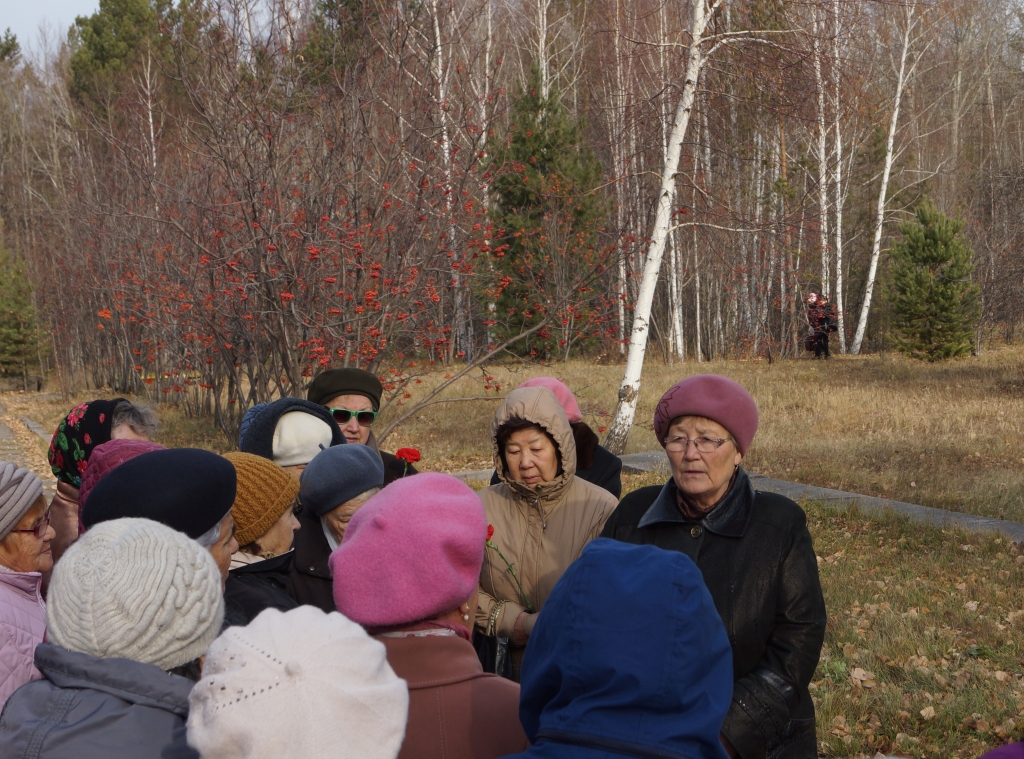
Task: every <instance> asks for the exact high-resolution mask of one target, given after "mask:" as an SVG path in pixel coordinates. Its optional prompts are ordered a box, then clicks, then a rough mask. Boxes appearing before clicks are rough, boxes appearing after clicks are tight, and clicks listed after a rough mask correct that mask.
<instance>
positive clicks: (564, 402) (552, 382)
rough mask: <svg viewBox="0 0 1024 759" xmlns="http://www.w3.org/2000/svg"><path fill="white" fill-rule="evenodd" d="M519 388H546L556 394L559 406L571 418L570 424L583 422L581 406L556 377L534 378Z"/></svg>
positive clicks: (570, 391)
mask: <svg viewBox="0 0 1024 759" xmlns="http://www.w3.org/2000/svg"><path fill="white" fill-rule="evenodd" d="M519 387H546V388H547V389H548V390H550V391H551V392H553V393H554V394H555V398H557V399H558V403H559V405H561V407H562V409H563V410H564V411H565V415H566V416H567V417H568V418H569V424H575V423H576V422H582V421H583V414H582V413H581V412H580V406H579V404H578V403H576V397H575V396H574V395H573V394H572V390H570V389H569V388H568V387H566V386H565V383H564V382H562V380H557V379H555V378H554V377H534V378H533V379H528V380H526V382H524V383H523V384H521V385H520V386H519Z"/></svg>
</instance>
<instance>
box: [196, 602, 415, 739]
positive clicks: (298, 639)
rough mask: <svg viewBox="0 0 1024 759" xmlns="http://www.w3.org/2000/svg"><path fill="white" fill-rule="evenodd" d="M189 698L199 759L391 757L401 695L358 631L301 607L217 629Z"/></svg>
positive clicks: (380, 650)
mask: <svg viewBox="0 0 1024 759" xmlns="http://www.w3.org/2000/svg"><path fill="white" fill-rule="evenodd" d="M188 701H189V715H188V725H187V727H188V744H189V745H190V746H191V747H192V748H194V749H196V750H197V751H198V752H199V753H200V755H201V756H202V757H203V759H280V757H288V756H294V757H316V758H317V759H395V757H396V756H397V755H398V751H399V749H400V748H401V746H402V740H403V739H404V737H405V721H406V716H407V714H408V710H409V691H408V689H407V687H406V684H405V681H403V680H399V679H398V677H397V676H396V675H395V673H394V671H393V670H392V669H391V667H390V665H389V664H388V662H387V657H386V655H385V650H384V646H383V644H381V643H380V642H379V641H376V640H374V639H373V638H371V637H370V636H369V635H367V634H366V631H364V630H363V628H361V627H360V626H359V625H357V624H356V623H355V622H352V621H350V620H348V619H346V618H345V617H343V616H342V615H341V614H338V613H337V612H332V613H330V614H325V613H324V612H323V611H322V610H320V609H318V608H315V607H313V606H300V607H298V608H297V609H292V610H291V611H287V612H282V611H279V610H278V609H267V610H265V611H263V612H262V613H261V614H260V615H259V616H258V617H256V619H254V620H253V621H252V622H250V623H249V625H248V626H246V627H229V628H228V629H227V630H225V631H224V634H223V635H221V636H220V637H219V638H217V640H215V641H214V643H213V645H212V646H210V650H209V652H208V653H207V655H206V662H205V664H204V665H203V677H202V679H200V681H199V682H198V683H196V686H195V687H194V688H193V689H192V693H191V694H190V695H189V699H188Z"/></svg>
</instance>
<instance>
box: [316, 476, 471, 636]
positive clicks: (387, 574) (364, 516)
mask: <svg viewBox="0 0 1024 759" xmlns="http://www.w3.org/2000/svg"><path fill="white" fill-rule="evenodd" d="M486 540H487V517H486V516H484V507H483V504H482V503H481V502H480V498H479V496H477V494H476V493H475V492H473V489H472V488H470V487H469V486H467V485H466V484H465V483H463V482H462V481H461V480H457V479H455V478H454V477H452V476H450V475H447V474H440V473H438V472H425V473H423V474H415V475H412V476H411V477H403V478H402V479H399V480H395V481H394V482H393V483H391V484H390V485H388V486H387V487H386V488H384V489H383V490H382V491H380V492H379V493H378V494H377V495H375V496H373V497H372V498H371V499H370V500H368V501H367V502H366V503H365V504H364V505H363V506H362V507H361V508H360V509H359V510H358V511H357V512H356V513H355V516H353V517H352V521H351V522H349V525H348V529H347V530H346V531H345V537H344V539H343V540H342V541H341V545H340V546H338V549H337V550H336V551H335V552H334V553H332V554H331V559H330V567H331V575H332V576H333V577H334V603H335V604H336V605H337V607H338V611H340V612H341V613H342V614H344V615H345V616H346V617H348V618H349V619H351V620H354V621H355V622H358V623H359V624H361V625H363V626H364V627H394V626H396V625H403V624H408V623H410V622H418V621H420V620H421V619H431V618H433V617H436V616H437V615H439V614H442V613H444V612H449V611H451V610H452V609H455V608H456V607H458V606H459V605H460V604H463V603H465V602H466V601H467V600H468V599H469V597H470V596H471V595H472V594H473V589H474V588H476V586H477V583H478V582H479V581H480V566H481V564H483V561H484V542H485V541H486Z"/></svg>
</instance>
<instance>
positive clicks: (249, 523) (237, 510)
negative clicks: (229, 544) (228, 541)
mask: <svg viewBox="0 0 1024 759" xmlns="http://www.w3.org/2000/svg"><path fill="white" fill-rule="evenodd" d="M224 458H226V459H227V460H228V461H230V462H231V463H232V464H234V466H235V473H236V474H237V476H238V488H237V490H236V491H235V503H234V505H233V506H232V507H231V515H232V516H233V517H234V518H235V538H237V539H238V545H240V546H246V545H249V544H250V543H251V542H253V541H254V540H256V539H257V538H260V537H263V536H264V535H266V534H267V531H268V530H269V529H270V528H271V527H273V526H274V522H276V521H277V520H278V519H280V518H281V515H282V514H284V513H285V512H286V511H288V509H290V508H291V506H292V504H293V503H294V502H295V497H296V496H297V495H298V494H299V483H298V481H297V480H296V479H295V478H294V477H292V476H291V475H290V474H288V472H286V471H285V470H283V469H282V468H281V467H279V466H278V465H277V464H275V463H274V462H273V461H267V460H266V459H264V458H260V457H259V456H254V455H253V454H251V453H229V454H227V455H225V456H224Z"/></svg>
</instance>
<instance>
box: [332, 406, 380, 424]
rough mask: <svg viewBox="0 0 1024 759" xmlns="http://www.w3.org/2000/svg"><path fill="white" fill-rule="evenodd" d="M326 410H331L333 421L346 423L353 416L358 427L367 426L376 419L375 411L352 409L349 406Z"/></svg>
mask: <svg viewBox="0 0 1024 759" xmlns="http://www.w3.org/2000/svg"><path fill="white" fill-rule="evenodd" d="M327 410H328V411H330V412H331V416H333V417H334V421H336V422H337V423H338V424H348V421H349V419H351V418H352V417H353V416H354V417H355V418H356V421H357V422H359V426H360V427H369V426H370V425H372V424H373V423H374V422H375V421H376V420H377V412H376V411H353V410H352V409H349V408H332V409H327Z"/></svg>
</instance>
